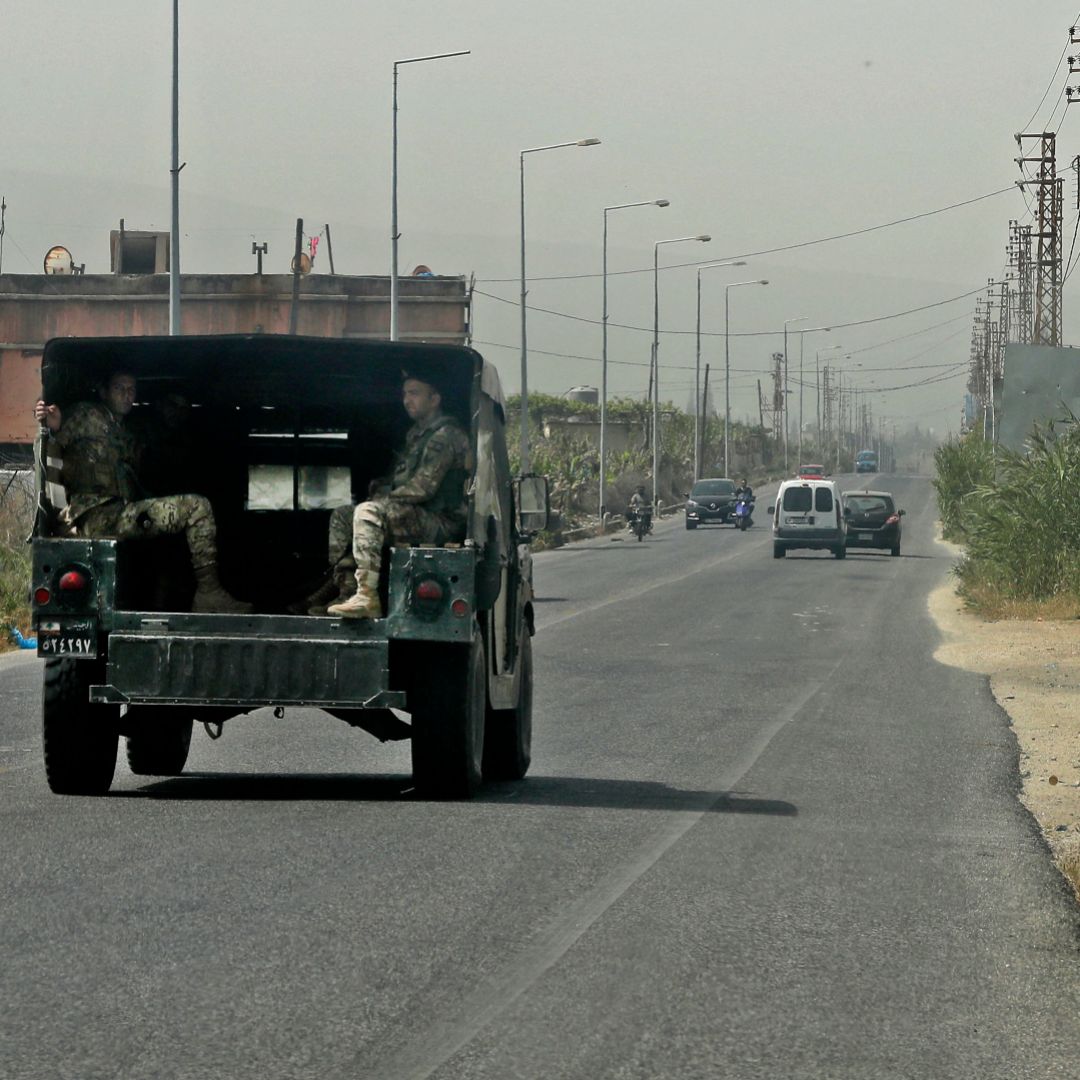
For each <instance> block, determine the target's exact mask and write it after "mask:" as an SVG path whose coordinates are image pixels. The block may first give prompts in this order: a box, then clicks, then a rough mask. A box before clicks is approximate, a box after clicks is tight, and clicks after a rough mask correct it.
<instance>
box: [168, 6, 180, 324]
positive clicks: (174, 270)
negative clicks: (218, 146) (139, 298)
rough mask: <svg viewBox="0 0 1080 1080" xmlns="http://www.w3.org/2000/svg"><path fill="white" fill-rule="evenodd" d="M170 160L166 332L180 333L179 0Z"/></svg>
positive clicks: (175, 16) (174, 36)
mask: <svg viewBox="0 0 1080 1080" xmlns="http://www.w3.org/2000/svg"><path fill="white" fill-rule="evenodd" d="M172 9H173V28H172V29H173V32H172V161H171V167H170V169H169V176H170V180H171V184H170V187H171V191H172V218H171V220H170V223H169V335H170V336H172V337H175V336H176V335H177V334H179V333H180V170H181V169H182V168H183V165H181V164H180V0H173V6H172Z"/></svg>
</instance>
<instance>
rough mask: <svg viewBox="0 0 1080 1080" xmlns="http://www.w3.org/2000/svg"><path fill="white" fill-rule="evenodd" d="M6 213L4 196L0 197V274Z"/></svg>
mask: <svg viewBox="0 0 1080 1080" xmlns="http://www.w3.org/2000/svg"><path fill="white" fill-rule="evenodd" d="M6 213H7V203H6V202H5V201H4V196H3V195H0V274H2V273H3V272H4V215H5V214H6Z"/></svg>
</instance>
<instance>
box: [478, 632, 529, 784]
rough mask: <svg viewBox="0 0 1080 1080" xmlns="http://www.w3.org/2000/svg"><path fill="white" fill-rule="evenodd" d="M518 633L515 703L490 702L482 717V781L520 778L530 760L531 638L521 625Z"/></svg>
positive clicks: (525, 771) (522, 776) (527, 768)
mask: <svg viewBox="0 0 1080 1080" xmlns="http://www.w3.org/2000/svg"><path fill="white" fill-rule="evenodd" d="M521 633H522V638H521V655H520V656H519V657H518V663H519V664H520V665H521V674H520V676H519V677H518V701H517V705H516V706H515V707H514V708H512V709H493V708H491V707H490V705H489V706H488V710H487V715H486V718H485V720H484V769H483V771H484V779H485V780H521V779H523V778H524V776H525V774H526V773H527V772H528V771H529V763H530V762H531V761H532V706H533V662H532V638H531V637H530V636H529V630H528V627H525V626H523V627H522V628H521Z"/></svg>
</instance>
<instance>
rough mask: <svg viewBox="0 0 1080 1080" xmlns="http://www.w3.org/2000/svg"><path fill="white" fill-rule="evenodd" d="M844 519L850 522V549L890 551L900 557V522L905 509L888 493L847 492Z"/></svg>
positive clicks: (848, 525) (848, 531)
mask: <svg viewBox="0 0 1080 1080" xmlns="http://www.w3.org/2000/svg"><path fill="white" fill-rule="evenodd" d="M843 498H844V517H845V518H846V519H847V546H848V547H849V548H852V547H863V548H882V549H885V548H887V549H888V551H889V554H890V555H899V554H900V534H901V531H902V530H901V527H900V519H901V518H902V517H903V516H904V511H903V510H897V509H896V503H895V502H894V501H893V497H892V495H891V494H890V493H889V492H888V491H845V492H844V495H843Z"/></svg>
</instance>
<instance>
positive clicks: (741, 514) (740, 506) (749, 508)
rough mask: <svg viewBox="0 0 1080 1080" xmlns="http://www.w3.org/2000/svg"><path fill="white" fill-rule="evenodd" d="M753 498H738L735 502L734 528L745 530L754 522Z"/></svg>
mask: <svg viewBox="0 0 1080 1080" xmlns="http://www.w3.org/2000/svg"><path fill="white" fill-rule="evenodd" d="M753 513H754V500H753V498H749V499H744V498H740V499H739V501H738V502H737V503H736V504H735V528H736V529H742V530H743V532H745V531H746V530H747V529H749V528H750V526H751V525H753V524H754V519H753V516H752V515H753Z"/></svg>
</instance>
